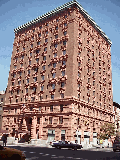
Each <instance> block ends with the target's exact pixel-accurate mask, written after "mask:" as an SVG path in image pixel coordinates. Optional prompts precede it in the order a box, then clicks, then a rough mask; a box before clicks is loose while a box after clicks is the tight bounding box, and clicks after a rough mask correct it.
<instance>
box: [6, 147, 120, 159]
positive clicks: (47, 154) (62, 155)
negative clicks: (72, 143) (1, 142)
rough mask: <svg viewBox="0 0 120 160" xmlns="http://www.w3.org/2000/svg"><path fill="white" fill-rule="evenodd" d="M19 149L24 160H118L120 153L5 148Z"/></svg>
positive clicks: (109, 150) (87, 150)
mask: <svg viewBox="0 0 120 160" xmlns="http://www.w3.org/2000/svg"><path fill="white" fill-rule="evenodd" d="M7 147H10V148H15V149H19V150H21V151H24V152H25V154H26V157H27V158H26V160H32V159H36V160H40V159H41V160H57V159H60V160H70V159H71V160H75V159H76V160H77V159H78V160H79V159H80V160H119V159H120V152H115V153H114V152H113V150H112V148H94V149H81V150H77V151H74V150H70V149H55V148H46V147H38V146H7Z"/></svg>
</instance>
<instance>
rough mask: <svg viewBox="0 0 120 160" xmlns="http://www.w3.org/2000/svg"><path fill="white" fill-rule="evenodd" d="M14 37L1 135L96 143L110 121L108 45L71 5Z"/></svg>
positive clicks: (75, 5) (73, 3)
mask: <svg viewBox="0 0 120 160" xmlns="http://www.w3.org/2000/svg"><path fill="white" fill-rule="evenodd" d="M14 32H15V38H14V43H13V52H12V57H11V65H10V72H9V79H8V86H7V90H6V97H5V105H4V113H3V125H2V127H3V129H8V130H9V132H10V133H11V134H10V136H12V132H14V131H15V132H16V135H17V136H18V137H19V138H20V137H22V136H23V134H25V132H26V131H29V132H30V135H31V138H32V139H33V140H34V139H38V141H39V140H41V141H46V140H47V141H51V140H53V139H55V140H60V139H63V140H69V141H75V140H77V141H78V143H81V144H92V143H94V144H95V143H97V133H98V132H99V131H100V125H101V124H103V123H104V122H109V123H113V116H114V113H113V95H112V74H111V72H112V71H111V52H110V47H111V44H112V42H111V41H110V39H109V38H108V37H107V36H106V34H105V33H104V32H103V31H102V30H101V28H100V27H99V26H98V25H97V24H96V23H95V21H94V20H93V19H92V18H91V17H90V15H89V14H88V13H87V12H86V11H85V10H84V9H83V8H82V6H81V5H80V4H79V3H78V2H77V1H76V0H73V1H71V2H68V3H66V4H64V5H62V6H60V7H58V8H56V9H54V10H52V11H51V12H48V13H46V14H44V15H42V16H40V17H38V18H36V19H34V20H32V21H30V22H28V23H26V24H24V25H22V26H20V27H18V28H16V29H15V30H14Z"/></svg>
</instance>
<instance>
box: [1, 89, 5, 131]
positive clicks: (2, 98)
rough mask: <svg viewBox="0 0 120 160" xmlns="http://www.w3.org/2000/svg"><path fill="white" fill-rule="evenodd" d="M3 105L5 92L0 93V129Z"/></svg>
mask: <svg viewBox="0 0 120 160" xmlns="http://www.w3.org/2000/svg"><path fill="white" fill-rule="evenodd" d="M4 103H5V92H4V91H0V129H1V127H2V114H3V106H4Z"/></svg>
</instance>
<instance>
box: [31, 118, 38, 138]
mask: <svg viewBox="0 0 120 160" xmlns="http://www.w3.org/2000/svg"><path fill="white" fill-rule="evenodd" d="M36 124H37V117H36V116H33V118H32V125H31V139H36V138H37V135H36Z"/></svg>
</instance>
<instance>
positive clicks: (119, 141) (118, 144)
mask: <svg viewBox="0 0 120 160" xmlns="http://www.w3.org/2000/svg"><path fill="white" fill-rule="evenodd" d="M117 150H119V151H120V136H116V137H115V140H114V143H113V151H114V152H116V151H117Z"/></svg>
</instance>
